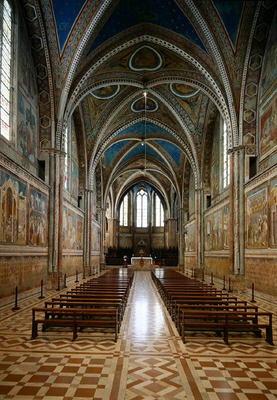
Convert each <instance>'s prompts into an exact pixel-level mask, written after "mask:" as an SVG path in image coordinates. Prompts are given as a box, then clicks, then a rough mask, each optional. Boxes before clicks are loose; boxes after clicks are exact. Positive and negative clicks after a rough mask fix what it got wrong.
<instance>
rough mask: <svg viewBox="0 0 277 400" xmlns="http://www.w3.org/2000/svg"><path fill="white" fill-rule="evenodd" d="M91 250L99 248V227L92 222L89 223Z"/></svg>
mask: <svg viewBox="0 0 277 400" xmlns="http://www.w3.org/2000/svg"><path fill="white" fill-rule="evenodd" d="M91 250H92V251H99V250H100V228H99V227H98V226H97V225H95V224H94V223H92V224H91Z"/></svg>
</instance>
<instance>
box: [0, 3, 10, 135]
mask: <svg viewBox="0 0 277 400" xmlns="http://www.w3.org/2000/svg"><path fill="white" fill-rule="evenodd" d="M12 45H13V43H12V7H11V4H10V2H9V1H8V0H4V1H3V4H2V7H1V8H0V54H1V56H0V92H1V104H0V134H1V136H3V137H4V138H5V139H7V140H10V139H11V126H10V125H11V124H10V121H11V115H10V114H11V67H12Z"/></svg>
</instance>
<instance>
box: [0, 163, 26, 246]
mask: <svg viewBox="0 0 277 400" xmlns="http://www.w3.org/2000/svg"><path fill="white" fill-rule="evenodd" d="M26 229H27V185H26V183H24V182H22V181H21V180H19V179H17V178H16V177H15V176H13V175H11V174H10V173H8V172H6V171H5V170H2V169H0V242H2V243H13V244H26Z"/></svg>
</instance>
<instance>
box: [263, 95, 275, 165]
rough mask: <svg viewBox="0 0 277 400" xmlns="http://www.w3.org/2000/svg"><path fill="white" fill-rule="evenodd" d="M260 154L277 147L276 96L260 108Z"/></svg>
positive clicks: (269, 151) (264, 154)
mask: <svg viewBox="0 0 277 400" xmlns="http://www.w3.org/2000/svg"><path fill="white" fill-rule="evenodd" d="M260 121H261V122H260V125H261V126H260V156H261V157H265V156H266V155H267V154H269V153H271V152H272V151H273V150H274V149H275V148H276V147H277V96H276V95H275V96H273V98H272V100H271V101H270V103H269V104H268V105H267V106H266V107H263V108H262V110H261V119H260Z"/></svg>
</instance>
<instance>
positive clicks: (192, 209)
mask: <svg viewBox="0 0 277 400" xmlns="http://www.w3.org/2000/svg"><path fill="white" fill-rule="evenodd" d="M194 212H195V182H194V175H193V172H192V170H190V177H189V215H190V216H191V215H192V214H193V213H194Z"/></svg>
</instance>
